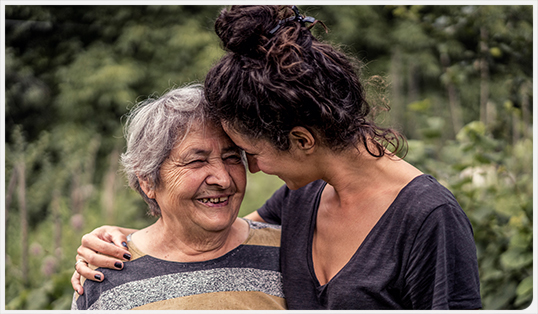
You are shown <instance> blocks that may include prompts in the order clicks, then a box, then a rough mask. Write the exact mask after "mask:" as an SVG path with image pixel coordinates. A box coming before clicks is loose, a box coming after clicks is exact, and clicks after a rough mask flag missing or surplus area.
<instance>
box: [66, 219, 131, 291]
mask: <svg viewBox="0 0 538 314" xmlns="http://www.w3.org/2000/svg"><path fill="white" fill-rule="evenodd" d="M135 231H136V229H128V228H120V227H114V226H102V227H99V228H97V229H95V230H93V231H92V232H91V233H88V234H86V235H84V236H83V237H82V240H81V246H80V247H79V248H78V249H77V253H78V254H77V256H76V259H77V261H78V260H80V259H83V260H85V261H86V262H87V263H88V264H92V265H95V266H97V267H105V268H111V269H118V270H121V269H123V261H128V260H130V259H131V254H130V253H129V251H128V250H127V235H129V234H130V233H133V232H135ZM88 264H86V263H77V264H76V266H75V269H76V271H75V273H74V274H73V276H72V277H71V284H72V286H73V289H75V291H77V293H78V294H83V293H84V290H83V288H82V284H81V281H80V277H81V276H84V277H85V278H88V279H91V280H93V281H103V279H104V275H103V273H101V272H98V271H95V270H92V269H91V268H90V267H89V266H88Z"/></svg>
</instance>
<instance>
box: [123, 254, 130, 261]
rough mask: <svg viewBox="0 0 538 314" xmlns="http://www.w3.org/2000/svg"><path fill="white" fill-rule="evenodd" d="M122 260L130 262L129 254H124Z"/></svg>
mask: <svg viewBox="0 0 538 314" xmlns="http://www.w3.org/2000/svg"><path fill="white" fill-rule="evenodd" d="M123 258H125V259H126V260H128V261H130V260H131V254H129V253H125V254H123Z"/></svg>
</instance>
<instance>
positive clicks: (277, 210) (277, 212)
mask: <svg viewBox="0 0 538 314" xmlns="http://www.w3.org/2000/svg"><path fill="white" fill-rule="evenodd" d="M288 195H289V189H288V187H287V186H286V185H285V184H284V185H283V186H281V187H280V188H279V189H278V190H277V191H276V192H275V193H274V194H273V195H272V196H271V198H269V199H268V200H267V201H266V202H265V204H263V206H262V207H261V208H260V209H258V214H259V215H260V216H261V217H262V218H263V220H265V222H267V223H270V224H275V225H281V224H282V211H283V209H284V203H285V199H286V197H287V196H288Z"/></svg>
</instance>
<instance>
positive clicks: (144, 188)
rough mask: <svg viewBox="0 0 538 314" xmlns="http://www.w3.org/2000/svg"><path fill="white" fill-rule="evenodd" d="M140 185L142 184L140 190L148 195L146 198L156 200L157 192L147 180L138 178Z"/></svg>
mask: <svg viewBox="0 0 538 314" xmlns="http://www.w3.org/2000/svg"><path fill="white" fill-rule="evenodd" d="M138 183H140V188H141V189H142V191H144V193H146V196H147V197H148V198H151V199H154V198H155V190H154V189H153V188H152V187H153V185H152V184H150V183H149V182H148V181H147V180H144V179H142V178H140V177H138Z"/></svg>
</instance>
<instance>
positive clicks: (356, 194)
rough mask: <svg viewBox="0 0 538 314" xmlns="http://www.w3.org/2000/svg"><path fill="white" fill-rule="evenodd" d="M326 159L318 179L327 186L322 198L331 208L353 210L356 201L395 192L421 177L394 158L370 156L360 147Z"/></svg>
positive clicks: (402, 161) (406, 164)
mask: <svg viewBox="0 0 538 314" xmlns="http://www.w3.org/2000/svg"><path fill="white" fill-rule="evenodd" d="M327 156H329V157H328V158H326V160H324V161H323V163H324V165H325V166H324V167H323V168H322V169H324V172H323V176H322V179H323V180H324V181H326V182H327V183H328V188H327V189H326V192H327V194H326V195H327V196H330V197H331V198H330V199H331V200H332V201H333V202H332V205H336V207H340V208H346V207H353V208H356V207H357V204H358V202H359V201H361V203H365V202H364V201H365V200H368V199H371V198H372V197H373V198H375V197H378V196H379V195H381V196H382V195H383V194H387V193H389V192H392V193H394V191H395V190H397V191H399V190H401V189H402V188H403V187H404V186H405V185H407V184H408V183H409V182H410V181H411V180H412V179H413V178H414V177H416V176H418V175H420V174H421V172H420V171H419V170H418V169H416V168H415V167H413V166H411V165H410V164H408V163H407V162H405V161H404V160H402V159H400V158H398V157H396V156H391V155H389V154H385V155H384V156H383V157H374V156H372V155H370V154H369V153H368V152H367V151H366V149H364V148H363V147H360V149H359V150H357V149H355V148H352V149H349V150H347V151H345V152H341V153H337V154H331V153H329V155H327Z"/></svg>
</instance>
